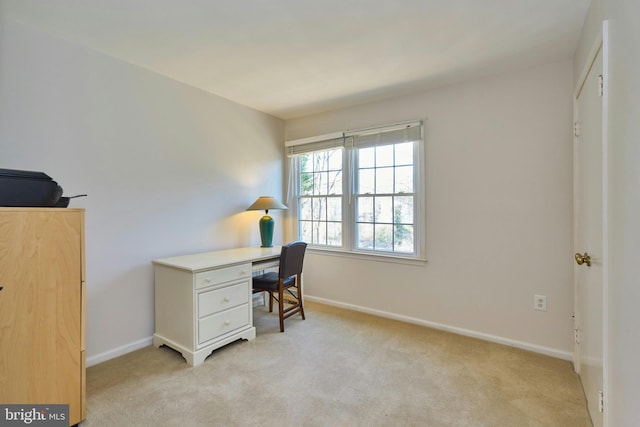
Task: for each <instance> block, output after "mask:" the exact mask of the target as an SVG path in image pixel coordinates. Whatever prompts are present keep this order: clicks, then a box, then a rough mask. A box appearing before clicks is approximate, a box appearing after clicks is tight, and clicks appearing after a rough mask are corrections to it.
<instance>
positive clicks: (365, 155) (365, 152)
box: [358, 147, 376, 168]
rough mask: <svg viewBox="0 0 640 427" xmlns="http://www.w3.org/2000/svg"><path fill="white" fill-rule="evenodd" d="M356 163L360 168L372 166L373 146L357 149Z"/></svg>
mask: <svg viewBox="0 0 640 427" xmlns="http://www.w3.org/2000/svg"><path fill="white" fill-rule="evenodd" d="M358 165H359V166H360V167H361V168H372V167H374V166H375V165H376V164H375V147H370V148H361V149H359V150H358Z"/></svg>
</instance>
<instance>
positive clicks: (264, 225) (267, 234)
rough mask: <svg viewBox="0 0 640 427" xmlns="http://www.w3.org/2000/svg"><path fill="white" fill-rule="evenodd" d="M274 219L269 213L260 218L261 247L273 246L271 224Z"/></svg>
mask: <svg viewBox="0 0 640 427" xmlns="http://www.w3.org/2000/svg"><path fill="white" fill-rule="evenodd" d="M274 223H275V221H274V220H273V218H271V217H270V216H269V215H265V216H263V217H262V218H260V240H261V241H262V246H261V247H263V248H272V247H273V224H274Z"/></svg>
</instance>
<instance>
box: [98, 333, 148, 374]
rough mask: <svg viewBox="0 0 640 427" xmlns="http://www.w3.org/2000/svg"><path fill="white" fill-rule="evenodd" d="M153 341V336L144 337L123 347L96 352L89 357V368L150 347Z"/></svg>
mask: <svg viewBox="0 0 640 427" xmlns="http://www.w3.org/2000/svg"><path fill="white" fill-rule="evenodd" d="M152 343H153V337H147V338H143V339H141V340H138V341H135V342H132V343H129V344H126V345H123V346H121V347H117V348H114V349H112V350H109V351H105V352H104V353H100V354H96V355H95V356H91V357H87V368H88V367H90V366H94V365H97V364H99V363H102V362H106V361H107V360H111V359H115V358H116V357H119V356H122V355H124V354H127V353H131V352H132V351H136V350H140V349H141V348H145V347H149V346H150V345H151V344H152Z"/></svg>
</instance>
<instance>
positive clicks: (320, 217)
mask: <svg viewBox="0 0 640 427" xmlns="http://www.w3.org/2000/svg"><path fill="white" fill-rule="evenodd" d="M326 205H327V199H326V198H324V197H316V198H314V199H313V220H314V221H325V220H326V219H327V210H326Z"/></svg>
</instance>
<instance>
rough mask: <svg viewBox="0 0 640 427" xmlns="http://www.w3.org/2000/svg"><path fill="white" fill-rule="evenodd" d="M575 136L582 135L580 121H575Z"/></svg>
mask: <svg viewBox="0 0 640 427" xmlns="http://www.w3.org/2000/svg"><path fill="white" fill-rule="evenodd" d="M573 136H575V137H576V138H577V137H579V136H580V123H579V122H574V123H573Z"/></svg>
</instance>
